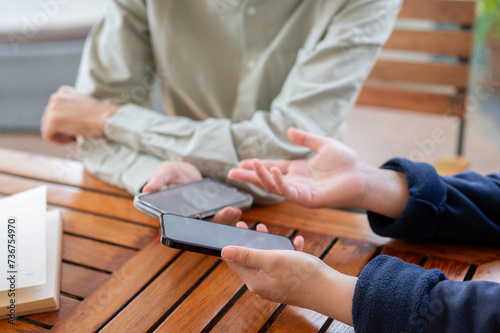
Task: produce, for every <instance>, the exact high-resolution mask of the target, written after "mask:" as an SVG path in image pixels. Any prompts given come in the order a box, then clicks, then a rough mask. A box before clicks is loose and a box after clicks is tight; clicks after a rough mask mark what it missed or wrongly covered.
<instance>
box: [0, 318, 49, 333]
mask: <svg viewBox="0 0 500 333" xmlns="http://www.w3.org/2000/svg"><path fill="white" fill-rule="evenodd" d="M0 332H9V333H17V332H19V333H28V332H50V331H49V329H45V328H43V327H40V326H36V325H32V324H28V323H25V322H22V321H21V320H16V322H15V325H12V324H9V322H8V321H7V320H1V321H0Z"/></svg>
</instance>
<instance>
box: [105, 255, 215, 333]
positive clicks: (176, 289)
mask: <svg viewBox="0 0 500 333" xmlns="http://www.w3.org/2000/svg"><path fill="white" fill-rule="evenodd" d="M217 260H218V259H217V258H216V257H213V256H206V255H202V254H197V253H192V252H184V253H183V254H181V255H180V257H179V258H177V259H176V260H175V261H174V262H173V263H172V264H171V265H169V266H168V268H167V269H165V270H164V271H163V272H162V273H161V274H160V275H159V276H158V277H157V278H156V279H155V280H154V281H153V282H152V283H151V284H150V285H148V286H147V288H146V289H144V291H142V292H141V294H140V295H139V296H137V297H136V298H135V299H134V300H133V301H132V302H131V303H130V304H128V305H127V307H126V308H125V309H123V310H122V311H121V312H120V313H119V314H118V315H117V316H116V317H115V318H114V319H113V320H112V321H111V322H109V323H108V324H107V325H106V326H105V327H104V328H103V329H102V330H101V332H118V331H122V332H146V331H148V330H149V329H150V327H151V326H153V324H155V323H156V321H157V320H159V319H160V318H161V316H162V315H163V314H164V313H166V312H167V311H168V310H169V309H170V308H171V307H172V306H173V305H174V304H175V303H176V302H177V300H178V299H180V298H181V297H182V296H183V295H184V293H186V292H187V291H188V290H189V288H191V287H192V286H193V285H194V283H195V282H196V281H197V280H198V279H199V278H201V277H202V275H203V274H204V273H205V272H206V271H207V270H208V269H209V268H210V267H211V266H212V265H213V264H214V263H215V262H216V261H217ZM145 304H147V306H148V310H147V311H144V305H145Z"/></svg>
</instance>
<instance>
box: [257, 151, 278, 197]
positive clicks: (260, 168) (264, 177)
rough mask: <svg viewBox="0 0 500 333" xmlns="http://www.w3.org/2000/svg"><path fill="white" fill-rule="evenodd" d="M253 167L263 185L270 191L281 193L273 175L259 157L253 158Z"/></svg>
mask: <svg viewBox="0 0 500 333" xmlns="http://www.w3.org/2000/svg"><path fill="white" fill-rule="evenodd" d="M253 167H254V170H255V172H256V173H257V176H258V177H259V181H260V183H261V184H262V185H261V187H262V188H264V189H265V190H266V191H268V192H272V193H276V194H280V192H279V191H278V188H277V187H276V184H275V183H274V179H273V176H272V175H271V173H270V172H269V170H267V169H266V168H265V167H264V165H262V163H261V162H260V161H259V160H258V159H254V160H253Z"/></svg>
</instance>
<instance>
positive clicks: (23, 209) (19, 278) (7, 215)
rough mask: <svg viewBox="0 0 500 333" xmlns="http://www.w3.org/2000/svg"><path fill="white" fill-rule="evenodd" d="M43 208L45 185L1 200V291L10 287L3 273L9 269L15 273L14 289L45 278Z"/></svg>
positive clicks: (33, 284) (45, 192) (45, 198)
mask: <svg viewBox="0 0 500 333" xmlns="http://www.w3.org/2000/svg"><path fill="white" fill-rule="evenodd" d="M46 208H47V186H40V187H37V188H34V189H31V190H28V191H25V192H22V193H18V194H14V195H11V196H9V197H5V198H2V199H0V246H1V249H0V268H1V273H0V275H1V278H0V291H2V290H8V289H9V287H10V281H9V280H7V277H6V276H5V275H7V276H8V275H9V274H12V272H15V274H16V278H15V284H16V288H24V287H28V286H35V285H39V284H42V283H45V282H46V281H47V277H46V274H47V273H46V267H45V266H46V262H45V260H46V258H45V257H46V249H45V237H46V234H45V228H46V220H45V211H46ZM12 219H14V220H15V222H13V220H12ZM12 239H14V242H13V241H12ZM8 241H10V243H8ZM9 245H10V246H9ZM9 272H11V273H9Z"/></svg>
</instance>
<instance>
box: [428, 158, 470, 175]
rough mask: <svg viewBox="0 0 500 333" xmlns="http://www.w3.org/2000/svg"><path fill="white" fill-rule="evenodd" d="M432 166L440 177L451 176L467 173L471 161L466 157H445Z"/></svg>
mask: <svg viewBox="0 0 500 333" xmlns="http://www.w3.org/2000/svg"><path fill="white" fill-rule="evenodd" d="M432 165H433V166H434V168H435V169H436V171H437V173H438V174H439V175H440V176H449V175H454V174H457V173H459V172H464V171H466V170H467V169H468V168H469V165H470V161H469V160H468V159H467V158H465V157H457V156H443V157H442V158H440V159H439V160H437V161H436V162H434V163H432Z"/></svg>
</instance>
